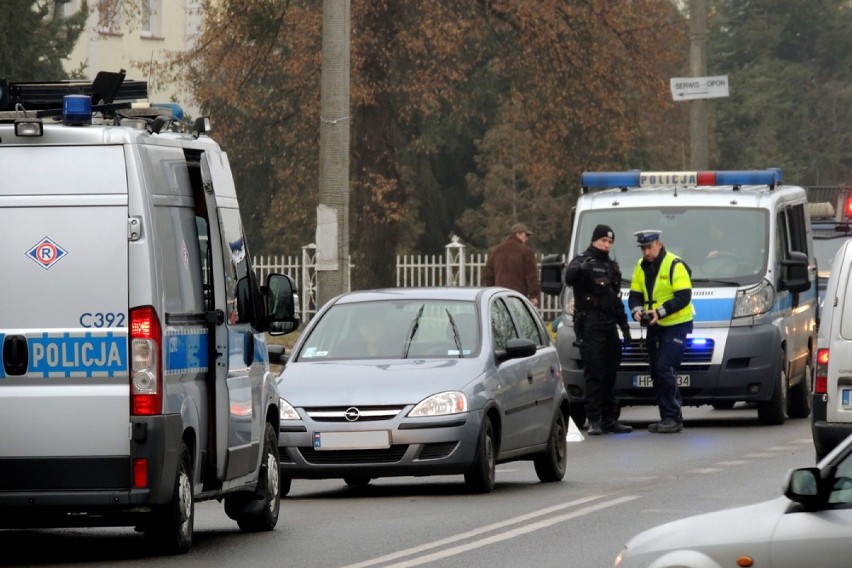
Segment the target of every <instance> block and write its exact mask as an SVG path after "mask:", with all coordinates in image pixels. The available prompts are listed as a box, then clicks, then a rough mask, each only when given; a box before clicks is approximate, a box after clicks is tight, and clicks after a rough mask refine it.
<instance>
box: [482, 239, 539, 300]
mask: <svg viewBox="0 0 852 568" xmlns="http://www.w3.org/2000/svg"><path fill="white" fill-rule="evenodd" d="M530 235H532V232H531V231H530V230H529V229H528V228H527V226H526V225H524V224H523V223H516V224H514V225H512V228H511V230H510V231H509V235H508V236H507V237H506V238H505V240H503V242H502V243H500V244H499V245H497V246H495V247H494V248H492V249H491V251H490V252H489V253H488V261H487V262H486V263H485V271H484V272H483V274H482V283H483V284H484V285H485V286H503V287H505V288H511V289H512V290H517V291H518V292H520V293H521V294H523V295H524V296H526V297H527V298H529V299H530V302H532V304H533V305H534V306H538V296H539V294H540V293H541V286H540V284H539V281H538V265H537V264H536V260H535V251H534V250H533V249H531V248H530V247H528V246H527V241H528V240H529V237H530Z"/></svg>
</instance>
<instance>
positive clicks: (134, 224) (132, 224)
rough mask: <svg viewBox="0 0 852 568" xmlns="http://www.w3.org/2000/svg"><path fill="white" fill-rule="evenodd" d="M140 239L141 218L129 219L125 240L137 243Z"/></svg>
mask: <svg viewBox="0 0 852 568" xmlns="http://www.w3.org/2000/svg"><path fill="white" fill-rule="evenodd" d="M141 238H142V217H130V218H129V219H127V240H128V241H130V242H133V241H138V240H139V239H141Z"/></svg>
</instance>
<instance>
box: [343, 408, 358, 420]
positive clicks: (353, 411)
mask: <svg viewBox="0 0 852 568" xmlns="http://www.w3.org/2000/svg"><path fill="white" fill-rule="evenodd" d="M343 417H344V418H346V420H348V421H349V422H355V421H356V420H358V418H360V417H361V413H360V412H359V411H358V409H357V408H355V407H354V406H350V407H349V408H347V409H346V412H344V413H343Z"/></svg>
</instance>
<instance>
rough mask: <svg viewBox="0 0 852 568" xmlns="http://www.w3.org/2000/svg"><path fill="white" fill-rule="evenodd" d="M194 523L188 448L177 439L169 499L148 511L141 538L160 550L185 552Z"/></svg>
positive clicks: (172, 552) (177, 552)
mask: <svg viewBox="0 0 852 568" xmlns="http://www.w3.org/2000/svg"><path fill="white" fill-rule="evenodd" d="M194 525H195V497H194V495H193V486H192V462H191V460H190V457H189V449H188V448H187V447H186V444H185V443H184V442H181V444H180V448H178V468H177V472H176V473H175V481H174V487H173V489H172V498H171V501H170V502H169V504H168V505H165V506H164V507H160V508H158V509H156V510H155V511H154V512H153V513H152V518H151V520H150V524H148V525H146V527H145V529H144V530H145V538H147V539H149V540H151V541H152V543H153V544H154V546H155V548H157V549H158V550H160V551H161V552H162V553H163V554H185V553H186V552H188V551H189V549H190V547H192V532H193V528H194Z"/></svg>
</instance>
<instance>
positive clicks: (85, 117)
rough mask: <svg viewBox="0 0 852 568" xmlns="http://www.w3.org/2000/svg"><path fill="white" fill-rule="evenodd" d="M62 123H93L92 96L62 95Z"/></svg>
mask: <svg viewBox="0 0 852 568" xmlns="http://www.w3.org/2000/svg"><path fill="white" fill-rule="evenodd" d="M62 123H63V124H67V125H70V126H83V125H86V124H92V97H90V96H88V95H65V96H64V97H62Z"/></svg>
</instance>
